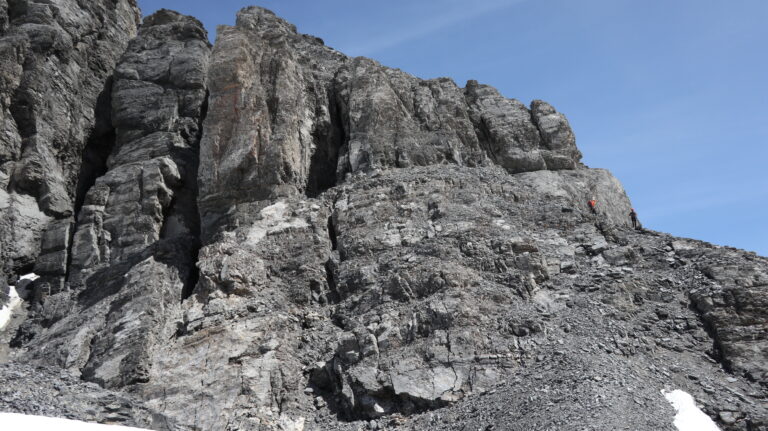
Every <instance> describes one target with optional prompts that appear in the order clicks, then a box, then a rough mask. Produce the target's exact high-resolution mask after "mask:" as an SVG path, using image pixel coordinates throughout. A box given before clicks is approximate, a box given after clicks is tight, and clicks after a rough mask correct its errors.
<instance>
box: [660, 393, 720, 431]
mask: <svg viewBox="0 0 768 431" xmlns="http://www.w3.org/2000/svg"><path fill="white" fill-rule="evenodd" d="M661 393H662V394H663V395H664V398H666V399H667V401H669V403H670V404H672V407H674V408H675V411H676V412H677V415H675V421H674V425H675V427H677V429H678V430H679V431H720V428H718V427H717V425H715V422H713V421H712V419H711V418H710V417H709V416H707V415H706V413H704V412H702V411H701V410H699V408H698V407H696V401H695V400H694V399H693V397H692V396H691V395H690V394H689V393H687V392H685V391H681V390H680V389H675V390H674V391H666V390H662V391H661Z"/></svg>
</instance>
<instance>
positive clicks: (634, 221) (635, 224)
mask: <svg viewBox="0 0 768 431" xmlns="http://www.w3.org/2000/svg"><path fill="white" fill-rule="evenodd" d="M629 218H630V219H632V228H633V229H639V228H640V222H638V221H637V213H636V212H635V209H634V208H632V211H630V212H629Z"/></svg>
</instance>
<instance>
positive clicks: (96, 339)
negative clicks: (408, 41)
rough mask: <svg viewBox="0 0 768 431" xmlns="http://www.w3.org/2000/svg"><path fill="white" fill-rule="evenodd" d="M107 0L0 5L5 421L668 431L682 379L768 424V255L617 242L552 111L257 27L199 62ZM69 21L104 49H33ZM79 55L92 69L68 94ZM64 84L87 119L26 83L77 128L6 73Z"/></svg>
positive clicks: (250, 23)
mask: <svg viewBox="0 0 768 431" xmlns="http://www.w3.org/2000/svg"><path fill="white" fill-rule="evenodd" d="M0 1H2V0H0ZM99 5H100V4H99V3H98V2H96V3H88V4H87V5H86V4H79V3H78V4H74V3H71V2H61V4H59V3H57V2H47V3H45V4H44V5H42V4H37V3H33V2H23V1H14V2H11V4H10V5H6V4H5V3H1V2H0V12H2V13H0V31H2V32H3V39H2V41H4V42H3V43H2V44H0V47H8V48H7V49H11V48H13V47H16V48H13V49H11V51H12V52H14V53H16V54H14V55H19V56H21V57H18V59H24V60H23V61H22V60H18V61H17V60H13V61H11V60H5V59H6V58H10V59H14V58H17V57H3V58H4V61H3V65H2V68H3V69H2V70H3V71H4V72H3V75H2V76H3V77H4V78H3V79H4V80H3V81H2V85H3V87H0V90H2V91H3V93H2V94H4V95H7V96H3V97H4V99H3V103H4V105H3V107H4V108H3V109H4V111H3V112H10V114H8V115H7V116H5V117H3V118H4V120H3V121H4V123H3V124H5V126H4V127H6V129H7V130H9V131H10V133H6V134H5V135H4V136H5V137H3V138H2V139H6V140H5V141H2V142H0V143H1V144H2V145H0V154H6V153H7V154H8V156H5V155H3V156H2V157H5V158H4V159H3V165H2V166H3V169H2V172H5V174H3V175H5V176H4V177H3V178H6V179H7V181H6V183H7V186H6V187H4V188H3V190H5V191H3V192H0V193H5V195H3V196H8V197H7V198H3V197H2V196H0V198H1V199H4V200H1V199H0V202H7V203H6V204H4V205H5V206H3V207H1V208H2V210H3V211H8V214H11V215H12V216H8V217H7V218H4V219H3V220H7V221H6V222H4V223H5V224H4V225H2V226H3V227H2V229H5V230H3V231H1V232H0V233H2V239H3V242H2V244H3V248H2V250H3V253H5V254H4V255H3V257H4V259H5V260H6V262H7V265H6V266H5V268H6V269H5V270H6V273H7V275H9V276H11V277H10V280H9V281H11V282H15V277H14V276H15V275H18V274H20V273H22V272H24V271H26V270H29V269H31V268H32V269H34V271H35V272H36V273H37V274H39V275H40V276H41V278H39V279H37V280H35V281H34V282H33V283H32V284H31V287H29V286H27V287H29V288H24V289H22V288H21V286H22V285H21V284H18V285H17V286H18V287H19V288H20V291H21V294H22V296H23V297H24V298H25V300H26V301H25V304H24V305H25V306H24V307H23V309H22V310H20V311H19V312H17V313H16V314H17V316H16V317H15V318H14V319H13V320H12V321H11V323H10V324H9V325H8V326H7V328H5V329H4V330H2V331H0V335H2V337H0V341H3V342H9V345H10V346H11V347H12V348H11V349H10V351H8V354H7V355H5V354H3V350H1V349H0V360H1V359H3V357H4V356H8V358H7V362H8V363H7V364H6V365H4V366H2V367H0V375H2V376H3V380H4V381H8V382H11V385H10V386H9V388H10V389H3V390H2V391H0V406H2V407H3V408H4V409H9V410H13V411H25V412H45V413H47V414H66V415H70V416H75V417H79V418H85V419H93V420H99V421H108V422H114V423H124V424H131V425H140V426H146V427H151V428H152V429H173V430H182V429H183V430H187V429H201V430H225V429H227V430H244V429H275V430H320V429H359V428H361V427H365V428H368V429H380V428H388V427H392V428H395V427H401V428H403V429H461V428H462V427H463V428H464V429H478V428H480V429H494V427H496V428H495V429H520V430H523V429H557V428H563V427H583V428H586V429H633V430H660V429H672V425H671V424H672V417H673V412H672V409H671V408H670V407H669V406H668V405H667V404H666V401H665V400H664V398H663V397H662V396H661V394H660V392H659V391H660V390H661V389H664V388H672V387H675V388H682V389H684V390H686V391H688V392H689V393H691V394H693V395H694V396H695V397H696V399H697V400H698V401H699V402H700V403H701V404H703V406H704V408H705V410H706V411H707V413H709V414H710V415H711V416H712V417H713V418H715V419H716V420H718V421H719V424H720V425H721V427H722V428H723V429H727V430H766V429H768V410H767V409H768V406H766V403H765V396H766V394H765V385H766V382H768V374H766V373H767V372H768V367H767V366H766V364H768V361H766V359H768V358H766V348H767V347H768V345H767V344H766V338H765V337H766V333H768V323H767V322H768V312H767V311H766V307H765V305H766V298H767V297H768V296H767V292H766V291H767V290H768V260H766V259H765V258H762V257H758V256H755V255H754V254H749V253H745V252H742V251H739V250H734V249H728V248H721V247H714V246H711V245H709V244H705V243H700V242H696V241H693V240H684V239H678V238H674V237H671V236H668V235H664V234H660V233H656V232H649V231H635V230H632V229H630V228H629V226H628V222H629V220H628V216H627V214H628V212H629V208H630V202H629V200H628V198H627V196H626V194H625V193H624V190H623V188H622V187H621V184H620V183H619V182H618V181H617V180H616V179H615V178H614V177H613V176H611V174H610V173H609V172H608V171H605V170H599V169H589V168H587V167H585V166H583V165H582V164H581V163H580V162H579V160H580V157H581V153H580V152H579V150H578V148H577V147H576V144H575V138H574V134H573V132H572V130H571V128H570V126H569V125H568V121H567V120H566V119H565V117H564V116H563V115H562V114H560V113H558V112H557V111H556V110H555V109H554V108H553V107H552V106H550V105H549V104H547V103H545V102H542V101H534V102H532V103H531V105H530V107H527V106H525V105H523V104H522V103H520V102H518V101H516V100H513V99H507V98H505V97H503V96H501V95H500V94H499V93H498V92H497V91H496V90H494V89H493V88H491V87H488V86H484V85H480V84H478V83H477V82H474V81H470V82H468V83H467V85H466V86H465V87H464V88H461V87H459V86H457V85H456V84H455V83H454V82H453V81H451V80H449V79H435V80H426V81H425V80H420V79H418V78H415V77H412V76H410V75H408V74H406V73H404V72H402V71H399V70H394V69H390V68H387V67H384V66H382V65H380V64H378V63H376V62H375V61H373V60H369V59H365V58H349V57H346V56H344V55H343V54H341V53H339V52H337V51H335V50H333V49H331V48H328V47H326V46H324V45H323V43H322V41H321V40H319V39H317V38H314V37H311V36H306V35H301V34H298V33H297V32H296V30H295V28H294V27H293V26H291V25H290V24H288V23H286V22H285V21H283V20H281V19H279V18H277V17H276V16H274V15H273V14H272V13H271V12H269V11H266V10H264V9H260V8H255V7H254V8H247V9H244V10H243V11H241V12H240V14H239V15H238V19H237V24H236V25H235V26H233V27H222V28H220V30H219V35H218V38H217V41H216V44H215V46H213V47H212V49H211V47H210V45H209V44H208V42H207V35H206V33H205V30H204V29H203V28H202V25H201V24H200V23H199V22H198V21H197V20H195V19H194V18H191V17H186V16H183V15H179V14H177V13H175V12H171V11H165V10H164V11H160V12H158V13H156V14H154V15H152V16H150V17H147V18H146V19H145V20H144V22H143V24H142V25H141V26H140V28H139V29H138V34H137V35H136V36H135V37H133V38H131V36H132V35H133V31H134V30H133V28H134V27H133V26H134V25H135V22H136V21H135V19H136V10H135V7H134V6H133V5H132V4H128V3H126V4H123V3H121V2H118V3H115V6H114V7H112V6H110V7H109V8H106V7H103V6H99ZM45 11H48V12H50V13H49V15H45V13H48V12H45ZM51 11H56V13H53V12H51ZM41 17H42V18H41ZM45 17H49V18H50V19H49V21H45V23H47V24H46V25H48V26H50V27H51V28H54V30H50V31H49V30H45V32H43V31H42V30H41V29H42V27H40V26H29V28H30V29H33V30H34V31H32V30H29V31H32V33H29V31H27V30H24V31H27V33H25V34H27V39H23V38H21V37H20V36H18V35H19V34H21V32H22V30H20V29H22V28H26V27H24V26H25V25H26V24H25V23H26V22H27V21H29V22H37V21H35V20H42V19H43V18H45ZM46 19H47V18H46ZM76 19H78V20H80V21H77V20H76ZM73 20H75V21H73ZM72 22H78V23H81V22H82V23H93V22H98V23H101V24H100V26H99V27H98V28H99V31H100V32H101V33H99V34H102V36H101V37H97V40H98V43H99V44H102V45H99V46H100V47H101V48H102V50H101V51H99V50H96V49H93V48H92V47H91V48H90V49H87V46H79V45H77V44H67V43H64V44H63V45H60V46H59V45H56V46H59V47H58V48H55V50H54V48H52V47H53V46H54V45H55V44H51V45H50V46H49V45H46V44H45V43H46V42H45V41H46V40H49V39H45V38H42V36H41V37H39V38H38V37H37V36H35V37H32V36H30V34H33V35H34V34H37V33H41V32H42V33H44V34H47V35H48V34H52V35H53V36H51V38H52V40H54V41H55V40H57V39H56V37H57V36H56V35H57V34H58V35H60V36H61V34H63V33H61V34H59V33H56V31H57V30H56V29H57V28H58V27H56V26H60V27H61V28H65V29H66V28H69V27H67V26H66V24H67V23H70V24H71V23H72ZM76 27H77V30H78V31H81V30H82V31H84V32H85V34H87V35H88V36H87V37H90V36H91V35H92V33H88V32H87V31H86V30H84V29H85V28H87V26H86V25H85V24H80V25H78V26H76ZM36 32H37V33H36ZM68 34H69V33H68ZM62 37H63V36H62ZM83 37H85V38H86V39H87V37H86V36H83ZM18 38H21V39H19V40H23V41H24V42H18V43H17V44H16V45H13V44H12V43H11V42H13V41H16V40H17V39H18ZM129 39H130V41H129ZM105 41H106V42H105ZM14 43H15V42H14ZM83 43H85V42H83ZM121 44H122V45H121ZM19 46H22V47H24V49H23V50H22V49H19V48H18V47H19ZM78 46H79V48H78ZM2 49H6V48H2ZM80 49H82V50H80ZM49 50H54V51H49ZM105 50H106V51H105ZM11 51H9V52H11ZM104 52H108V53H110V55H109V56H106V57H105V56H103V53H104ZM30 53H32V54H30ZM118 53H119V54H118ZM30 56H32V57H30ZM78 56H79V57H78ZM28 58H33V59H36V61H37V63H36V62H35V61H31V60H30V61H27V60H26V59H28ZM63 59H66V60H67V61H66V62H65V61H64V60H63ZM109 59H111V60H109ZM57 61H61V62H62V63H57ZM110 61H111V62H110ZM78 62H82V64H87V65H91V66H93V65H97V64H98V65H99V66H100V67H101V68H99V69H98V71H99V72H100V74H96V75H93V74H92V75H88V74H87V73H85V72H80V73H77V74H75V73H73V74H71V75H66V73H67V72H69V71H71V70H72V69H68V68H67V67H72V66H71V65H72V64H80V63H78ZM42 63H45V67H48V68H45V67H43V66H40V64H42ZM19 65H21V66H19ZM94 67H95V66H93V67H92V68H91V69H89V70H91V71H93V70H95V69H94ZM78 70H81V69H78ZM27 71H30V72H27ZM93 73H96V72H93ZM61 74H64V76H65V77H69V78H62V81H61V82H63V83H70V84H71V83H72V82H75V81H68V80H67V79H70V80H74V79H82V80H83V83H84V84H83V85H87V88H92V87H93V88H97V87H98V85H96V84H98V83H99V81H98V79H97V78H99V77H100V78H99V79H102V81H100V82H101V84H99V85H101V87H102V90H104V91H103V92H102V95H101V97H99V96H98V94H99V92H94V93H93V94H91V93H89V92H88V91H84V92H79V93H77V95H75V94H74V93H73V94H69V93H66V91H69V90H67V88H77V87H76V86H75V84H72V86H71V87H66V88H65V89H63V90H62V89H58V87H57V89H55V91H54V89H53V88H50V89H49V88H48V87H45V89H46V90H45V91H48V92H51V93H55V97H54V98H53V100H54V102H55V100H57V99H56V98H57V97H61V98H62V100H65V99H66V98H67V97H69V99H66V100H67V101H68V103H69V104H68V105H66V106H69V108H68V109H70V110H73V111H72V112H77V113H90V115H91V116H90V117H89V116H87V115H85V114H82V115H81V116H77V115H75V114H72V113H70V114H68V115H65V114H62V112H60V111H59V110H57V109H58V108H56V106H58V105H56V103H54V102H51V103H48V104H42V103H41V101H40V99H39V98H38V99H34V98H32V99H29V98H27V99H25V98H24V97H27V96H24V95H25V94H39V93H37V92H38V91H40V90H39V89H37V87H35V86H34V85H33V84H32V82H33V81H34V80H32V78H28V82H30V84H23V82H27V81H24V79H27V78H24V79H22V78H23V77H26V76H27V75H29V76H30V77H36V78H35V79H37V80H39V82H40V83H44V85H48V86H50V85H54V84H53V83H56V82H60V81H58V80H56V79H52V77H58V76H60V75H61ZM14 77H16V78H14ZM14 79H15V81H14ZM17 81H18V82H17ZM86 81H87V82H86ZM34 82H38V81H34ZM77 82H79V81H77ZM35 85H43V84H35ZM62 85H63V84H62ZM33 90H34V91H33ZM88 94H91V95H92V96H93V97H91V98H88ZM30 101H31V102H35V103H37V104H35V103H31V102H30ZM88 103H90V105H89V104H88ZM67 112H69V111H67ZM33 114H34V115H33ZM4 115H6V114H4ZM78 115H79V114H78ZM29 116H31V117H29ZM28 118H36V119H38V120H39V122H38V123H37V124H38V126H36V127H31V126H28V125H29V124H30V123H28V122H25V121H24V119H28ZM65 119H66V121H76V126H77V127H74V126H72V125H71V124H70V123H66V124H67V126H66V127H64V126H63V124H64V123H62V121H64V120H65ZM107 120H108V122H106V123H101V122H100V121H107ZM20 124H22V126H19V125H20ZM23 125H27V126H23ZM60 125H61V127H59V126H60ZM73 130H74V132H73ZM63 131H67V132H68V133H70V134H74V135H77V136H75V137H72V136H69V135H68V136H69V137H68V139H69V140H61V139H59V138H58V137H57V136H59V135H57V133H59V134H60V133H63ZM14 133H16V134H14ZM14 136H17V137H18V139H16V138H14ZM78 137H82V139H80V138H78ZM8 139H10V140H8ZM14 139H16V140H14ZM78 139H79V140H78ZM54 150H55V151H54ZM14 151H15V152H14ZM45 151H48V153H45ZM49 153H50V154H54V155H55V156H56V157H53V156H52V157H53V158H46V157H48V156H46V154H49ZM25 154H30V155H29V156H25ZM41 154H42V155H41ZM25 157H26V158H25ZM33 163H38V164H39V165H40V166H42V167H44V168H45V169H41V170H39V171H40V172H42V173H43V174H44V175H42V176H40V177H39V178H40V181H38V183H39V184H41V186H39V187H37V186H36V187H30V186H29V184H32V183H34V181H32V182H30V180H29V178H31V177H28V176H26V177H25V175H27V174H26V173H28V172H31V171H30V170H29V168H25V166H31V165H30V164H33ZM38 183H35V184H38ZM78 184H79V185H78ZM56 190H59V191H61V192H58V191H56ZM592 197H595V198H596V199H597V201H598V206H597V211H596V213H593V212H591V211H590V210H589V209H588V207H587V206H586V201H587V200H589V199H590V198H592ZM19 202H22V203H23V205H22V204H20V203H19ZM22 223H26V224H24V226H28V228H25V229H21V228H20V226H22ZM2 282H3V280H0V287H3V288H4V285H2ZM11 284H13V283H11ZM25 284H27V283H25ZM3 290H8V289H7V288H4V289H3ZM5 296H8V295H5ZM5 296H3V297H5ZM0 301H2V298H0ZM6 301H7V300H6ZM9 340H10V341H9ZM23 363H31V364H34V365H37V366H40V367H42V368H40V371H39V372H38V371H35V370H33V369H30V368H27V367H24V366H22V365H21V364H23ZM21 388H33V389H31V390H27V389H21ZM55 391H58V392H60V393H61V394H62V396H61V398H60V399H61V400H63V401H61V402H59V403H53V402H47V401H46V400H50V399H53V398H46V397H49V395H50V394H52V393H54V392H55ZM39 394H44V395H45V396H44V397H41V396H40V395H39ZM51 396H52V395H51ZM51 404H56V405H55V406H52V405H51Z"/></svg>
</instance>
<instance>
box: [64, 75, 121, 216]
mask: <svg viewBox="0 0 768 431" xmlns="http://www.w3.org/2000/svg"><path fill="white" fill-rule="evenodd" d="M94 114H95V115H94V117H95V119H96V125H95V127H94V129H93V132H92V133H91V136H90V137H89V138H88V142H87V143H86V145H85V148H84V149H83V157H82V160H81V162H80V172H79V173H78V175H77V186H76V188H75V208H74V210H75V212H74V213H75V220H77V216H78V214H80V210H81V209H82V207H83V204H84V203H85V195H86V194H87V193H88V190H90V189H91V187H93V185H94V184H96V180H97V179H98V178H99V177H101V176H103V175H104V174H106V173H107V158H108V157H109V155H110V154H111V153H112V150H113V149H114V148H115V143H116V140H117V135H116V133H115V128H114V127H112V78H109V79H107V82H106V84H104V88H103V89H102V90H101V93H100V94H99V97H98V99H97V100H96V107H95V109H94Z"/></svg>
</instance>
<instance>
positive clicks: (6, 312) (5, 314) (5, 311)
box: [0, 286, 21, 331]
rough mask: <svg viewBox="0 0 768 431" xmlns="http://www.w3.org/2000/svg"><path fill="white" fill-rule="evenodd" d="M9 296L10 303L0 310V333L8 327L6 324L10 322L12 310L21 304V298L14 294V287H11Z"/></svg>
mask: <svg viewBox="0 0 768 431" xmlns="http://www.w3.org/2000/svg"><path fill="white" fill-rule="evenodd" d="M9 294H10V297H11V300H10V302H9V303H8V304H7V305H6V306H4V307H3V308H0V331H2V330H3V329H5V327H6V326H7V325H8V322H10V321H11V316H12V315H13V310H15V309H16V307H18V306H19V304H21V298H19V294H18V293H17V292H16V288H15V287H14V286H11V289H10V292H9Z"/></svg>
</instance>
